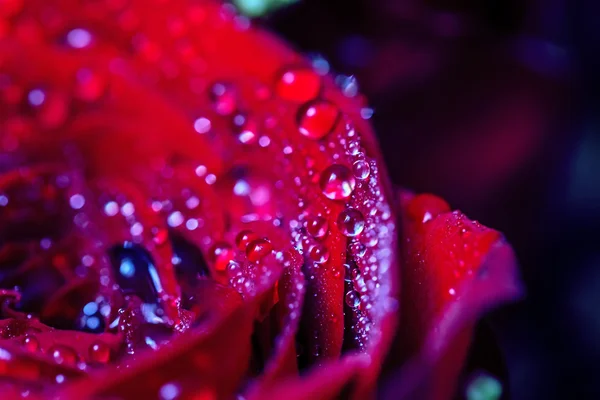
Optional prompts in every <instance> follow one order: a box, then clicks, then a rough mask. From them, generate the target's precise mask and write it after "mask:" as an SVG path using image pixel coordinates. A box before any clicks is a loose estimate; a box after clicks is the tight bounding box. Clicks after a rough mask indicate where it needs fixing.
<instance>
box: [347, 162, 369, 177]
mask: <svg viewBox="0 0 600 400" xmlns="http://www.w3.org/2000/svg"><path fill="white" fill-rule="evenodd" d="M352 172H353V173H354V176H355V177H356V179H361V180H364V179H367V178H368V177H369V174H370V173H371V167H370V166H369V163H368V162H367V161H365V160H357V161H355V162H354V164H352Z"/></svg>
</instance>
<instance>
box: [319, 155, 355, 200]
mask: <svg viewBox="0 0 600 400" xmlns="http://www.w3.org/2000/svg"><path fill="white" fill-rule="evenodd" d="M319 183H320V186H321V191H322V192H323V194H324V195H325V197H327V198H328V199H331V200H345V199H347V198H349V197H350V195H351V194H352V192H353V191H354V188H355V186H356V180H355V179H354V176H353V175H352V172H350V169H348V167H346V166H344V165H341V164H333V165H330V166H329V167H327V168H326V169H325V170H324V171H323V172H322V173H321V178H320V180H319Z"/></svg>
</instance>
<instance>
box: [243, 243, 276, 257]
mask: <svg viewBox="0 0 600 400" xmlns="http://www.w3.org/2000/svg"><path fill="white" fill-rule="evenodd" d="M272 250H273V245H272V244H271V242H270V241H269V240H267V239H257V240H254V241H252V242H250V243H249V244H248V247H247V248H246V256H247V257H248V260H249V261H250V262H255V261H258V260H260V259H261V258H263V257H265V256H266V255H268V254H269V253H271V251H272Z"/></svg>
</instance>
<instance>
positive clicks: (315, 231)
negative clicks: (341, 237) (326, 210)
mask: <svg viewBox="0 0 600 400" xmlns="http://www.w3.org/2000/svg"><path fill="white" fill-rule="evenodd" d="M305 226H306V231H307V232H308V233H309V234H310V235H311V236H312V237H314V238H315V239H322V238H324V237H325V235H327V232H328V231H329V223H328V222H327V218H324V217H322V216H321V215H314V216H310V217H308V218H307V220H306V225H305Z"/></svg>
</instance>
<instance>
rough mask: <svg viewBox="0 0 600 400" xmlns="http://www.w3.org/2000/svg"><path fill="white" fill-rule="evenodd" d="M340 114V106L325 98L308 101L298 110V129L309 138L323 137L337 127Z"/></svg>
mask: <svg viewBox="0 0 600 400" xmlns="http://www.w3.org/2000/svg"><path fill="white" fill-rule="evenodd" d="M339 116H340V110H339V109H338V107H337V106H336V105H335V104H333V103H330V102H328V101H325V100H317V101H314V102H311V103H308V104H306V105H304V106H303V107H301V108H300V110H299V111H298V118H297V121H298V130H299V131H300V133H301V134H302V135H304V136H306V137H307V138H309V139H315V140H317V139H321V138H323V137H325V136H326V135H327V134H328V133H330V132H331V131H332V130H333V128H334V127H335V124H336V122H337V121H338V119H339Z"/></svg>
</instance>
